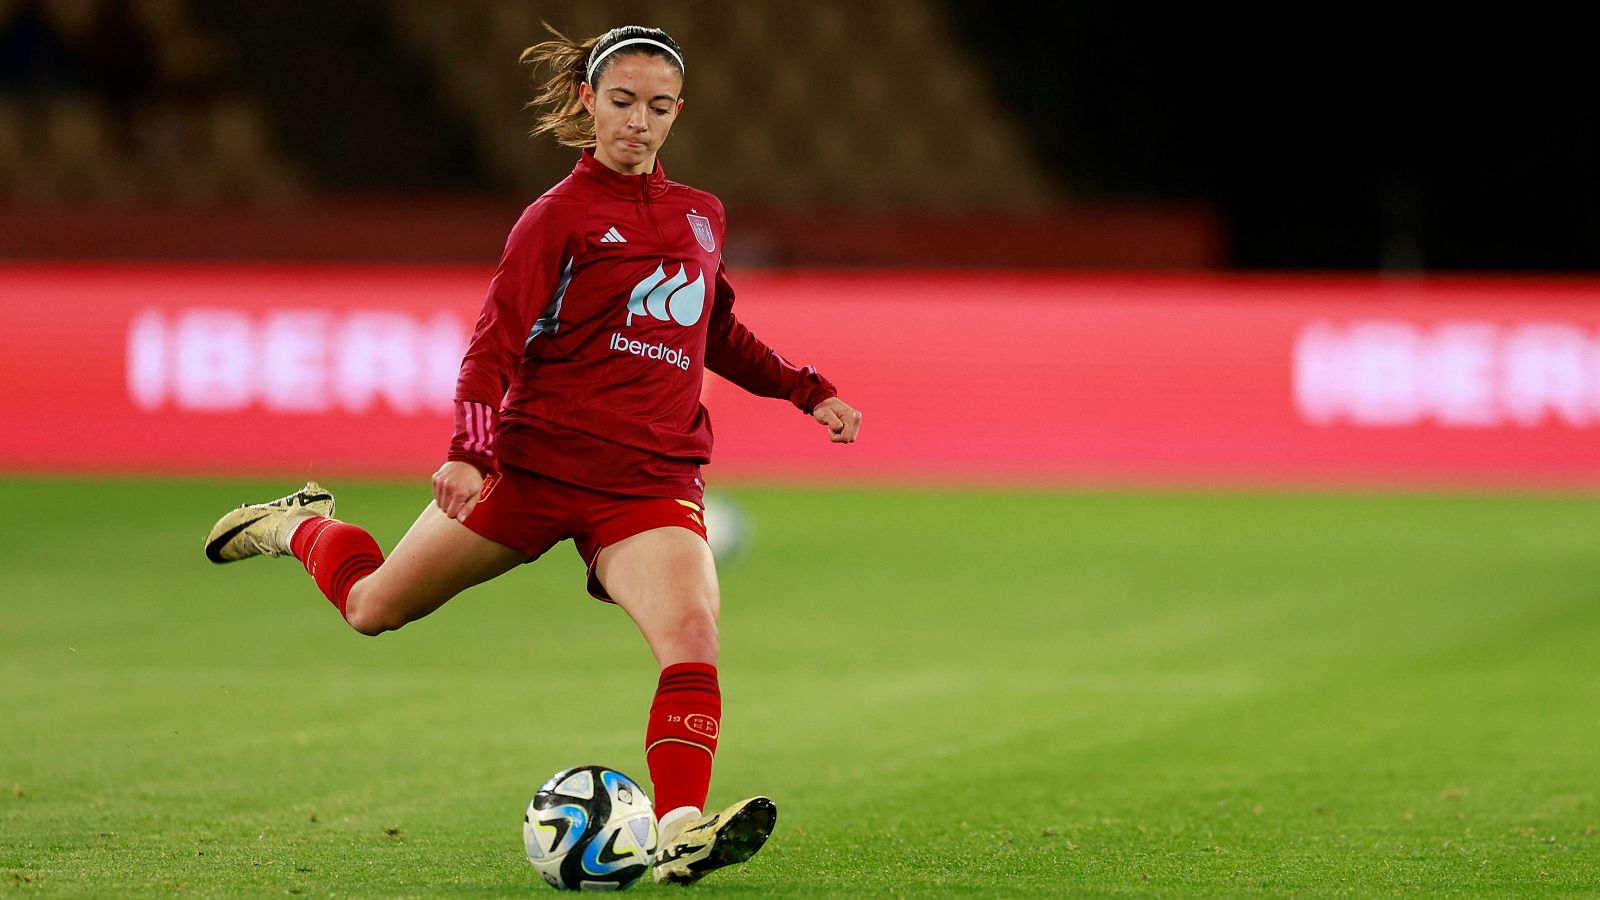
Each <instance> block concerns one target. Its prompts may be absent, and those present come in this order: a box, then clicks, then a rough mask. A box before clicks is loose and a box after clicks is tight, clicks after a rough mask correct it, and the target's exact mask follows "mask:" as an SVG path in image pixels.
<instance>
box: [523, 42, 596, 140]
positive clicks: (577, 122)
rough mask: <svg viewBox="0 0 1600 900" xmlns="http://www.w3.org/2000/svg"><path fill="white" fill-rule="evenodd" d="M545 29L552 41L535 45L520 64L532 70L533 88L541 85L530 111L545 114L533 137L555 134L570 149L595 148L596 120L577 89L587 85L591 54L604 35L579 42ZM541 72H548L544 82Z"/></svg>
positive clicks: (528, 50)
mask: <svg viewBox="0 0 1600 900" xmlns="http://www.w3.org/2000/svg"><path fill="white" fill-rule="evenodd" d="M544 29H545V31H548V32H550V34H551V36H552V38H553V40H548V41H544V42H542V43H538V44H534V45H533V46H532V47H529V48H528V49H526V50H524V51H522V56H520V57H518V62H521V63H522V64H523V65H525V66H532V67H533V70H534V76H533V77H534V84H535V85H538V87H537V88H536V90H537V93H535V94H534V97H533V99H532V100H531V101H529V102H528V107H534V108H538V109H542V110H544V111H543V112H542V113H540V115H539V124H538V126H537V127H536V128H534V129H533V133H534V134H536V135H538V134H553V135H555V136H556V140H557V141H559V142H560V143H561V144H563V145H565V146H568V147H593V146H594V117H593V116H591V115H589V111H588V110H586V109H584V108H583V101H582V100H580V99H578V85H580V84H583V82H584V77H585V69H586V67H587V65H588V62H589V54H590V53H591V52H593V51H594V48H595V45H597V44H599V43H600V39H601V38H602V37H604V35H596V36H594V37H592V38H589V39H588V40H586V41H582V42H580V41H575V40H573V39H572V38H569V37H567V36H566V35H564V34H562V33H561V32H559V31H557V30H556V29H555V28H554V27H552V26H551V25H550V23H549V22H545V23H544ZM541 68H546V69H547V70H548V72H549V74H548V75H546V76H545V77H544V79H543V81H542V82H541V81H540V75H539V72H540V69H541Z"/></svg>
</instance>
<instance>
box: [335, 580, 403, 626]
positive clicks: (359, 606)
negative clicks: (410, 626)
mask: <svg viewBox="0 0 1600 900" xmlns="http://www.w3.org/2000/svg"><path fill="white" fill-rule="evenodd" d="M383 600H384V598H383V596H382V595H381V594H377V593H375V592H371V591H368V592H365V593H361V594H358V593H357V592H355V591H351V593H350V596H349V598H348V599H346V601H345V607H344V620H345V621H346V622H348V623H350V627H351V628H354V629H355V630H356V631H357V633H359V634H364V635H367V636H368V637H377V636H378V635H380V634H383V633H384V632H385V631H396V630H398V629H399V628H400V627H401V626H402V625H405V624H406V621H407V619H406V618H405V617H404V616H402V615H399V614H398V612H397V610H396V608H395V607H394V606H393V605H391V604H387V603H384V602H383Z"/></svg>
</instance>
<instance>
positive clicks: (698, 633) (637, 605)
mask: <svg viewBox="0 0 1600 900" xmlns="http://www.w3.org/2000/svg"><path fill="white" fill-rule="evenodd" d="M594 573H595V577H596V578H598V579H599V580H600V583H601V584H602V585H604V586H605V589H606V593H608V594H610V595H611V599H613V600H615V601H617V605H618V606H620V607H622V608H623V609H624V610H625V611H626V612H627V613H628V615H629V617H631V618H632V619H633V621H634V624H636V625H638V626H639V631H640V633H641V634H643V635H644V639H645V641H646V642H647V643H649V645H650V652H652V653H654V654H655V656H656V662H657V663H659V664H660V665H661V668H663V669H664V668H666V667H668V666H670V665H673V664H675V663H683V662H700V663H710V664H711V665H716V663H717V617H718V616H719V615H720V614H721V612H722V595H721V593H720V591H719V590H718V587H717V567H716V564H715V563H714V562H713V561H712V559H711V548H710V547H709V546H708V545H707V544H706V542H705V540H704V539H702V538H701V537H700V536H699V535H698V534H695V533H694V532H692V531H690V530H689V529H687V528H678V527H666V528H652V529H651V530H649V531H645V532H641V533H639V534H636V535H634V536H632V537H630V538H627V539H626V540H621V541H618V542H617V543H615V544H612V545H611V546H609V547H606V548H605V549H603V550H601V551H600V556H599V558H598V559H596V560H595V564H594Z"/></svg>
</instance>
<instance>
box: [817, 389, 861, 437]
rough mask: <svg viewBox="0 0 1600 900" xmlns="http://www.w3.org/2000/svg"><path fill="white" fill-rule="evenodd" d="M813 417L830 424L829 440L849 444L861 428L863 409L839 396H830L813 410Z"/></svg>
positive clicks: (827, 424)
mask: <svg viewBox="0 0 1600 900" xmlns="http://www.w3.org/2000/svg"><path fill="white" fill-rule="evenodd" d="M811 418H813V419H816V420H817V421H818V422H821V423H822V424H824V425H826V426H828V440H830V441H833V442H834V443H835V444H849V443H853V442H854V441H855V439H856V433H857V432H859V431H860V430H861V411H860V410H858V409H856V408H855V407H853V406H851V405H850V404H848V403H846V402H844V401H843V400H840V399H839V398H838V397H829V398H828V399H826V400H824V401H822V402H821V403H818V404H817V405H816V406H815V407H813V408H812V410H811Z"/></svg>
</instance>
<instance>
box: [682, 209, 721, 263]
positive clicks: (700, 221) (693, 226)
mask: <svg viewBox="0 0 1600 900" xmlns="http://www.w3.org/2000/svg"><path fill="white" fill-rule="evenodd" d="M684 218H686V219H688V220H689V228H690V230H691V231H693V232H694V239H695V240H696V241H699V242H700V249H702V250H704V251H706V252H707V253H715V252H717V239H716V236H715V235H713V234H712V233H711V220H710V219H708V218H706V217H705V216H697V215H695V214H694V213H687V214H685V216H684Z"/></svg>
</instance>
